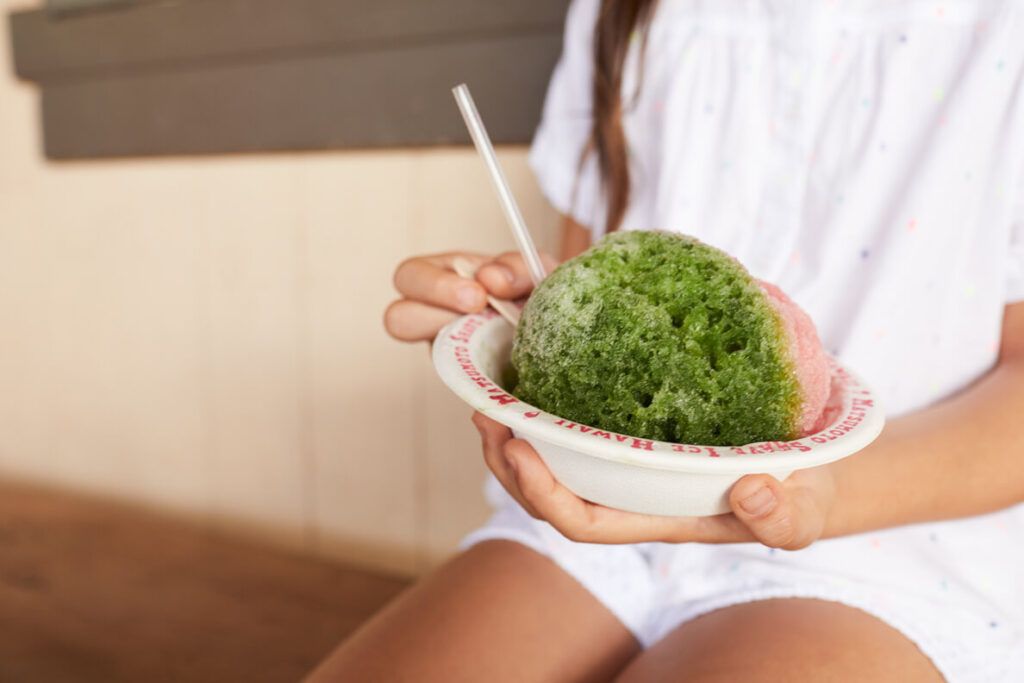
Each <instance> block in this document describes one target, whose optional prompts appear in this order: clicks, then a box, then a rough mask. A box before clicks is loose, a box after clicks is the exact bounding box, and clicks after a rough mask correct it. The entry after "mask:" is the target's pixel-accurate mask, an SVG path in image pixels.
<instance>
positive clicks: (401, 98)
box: [42, 36, 560, 159]
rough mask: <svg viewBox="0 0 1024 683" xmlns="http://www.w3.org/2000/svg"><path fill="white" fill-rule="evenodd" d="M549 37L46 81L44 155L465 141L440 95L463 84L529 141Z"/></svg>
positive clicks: (499, 132) (512, 134) (497, 125)
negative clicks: (182, 70)
mask: <svg viewBox="0 0 1024 683" xmlns="http://www.w3.org/2000/svg"><path fill="white" fill-rule="evenodd" d="M559 48H560V44H559V41H558V40H556V39H553V38H551V37H537V36H528V37H511V38H505V39H495V40H491V41H481V42H474V43H464V44H456V45H445V46H429V47H412V48H402V49H395V50H387V51H381V52H365V53H353V54H349V55H340V56H326V57H315V58H307V59H293V60H287V61H282V62H273V63H264V64H249V65H235V66H225V67H217V68H208V69H202V70H197V71H188V72H168V73H163V74H149V75H145V76H128V77H119V78H110V79H103V80H98V81H84V82H73V83H65V84H53V85H50V86H46V87H45V88H44V89H43V100H42V102H43V106H42V113H43V127H44V130H45V133H46V134H45V136H44V139H45V147H46V155H47V156H48V157H49V158H53V159H70V158H90V157H107V156H137V155H153V154H199V153H212V152H255V151H266V150H300V149H338V148H354V147H395V146H417V145H436V144H453V143H459V144H461V143H465V142H468V138H467V136H466V133H465V129H464V127H463V123H462V119H461V118H460V116H459V114H458V110H457V109H456V107H455V103H454V101H453V99H452V97H451V94H450V92H449V91H450V89H451V87H452V86H453V85H455V84H456V83H457V82H459V81H460V80H461V79H463V78H466V79H467V80H468V82H469V83H470V86H471V87H472V89H473V92H474V95H475V98H476V100H477V103H478V105H479V107H480V110H481V113H482V115H483V116H484V118H485V121H486V122H487V126H488V129H489V132H490V133H491V136H492V137H493V138H494V140H495V142H496V143H523V142H527V141H528V140H529V139H530V137H531V136H532V134H533V129H534V127H535V126H536V122H537V121H538V120H539V114H540V107H541V103H542V101H543V94H544V89H545V85H546V81H547V77H548V74H549V72H550V69H551V65H552V63H553V62H554V60H555V58H556V57H557V55H558V51H559Z"/></svg>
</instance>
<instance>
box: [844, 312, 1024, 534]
mask: <svg viewBox="0 0 1024 683" xmlns="http://www.w3.org/2000/svg"><path fill="white" fill-rule="evenodd" d="M832 469H833V472H834V475H835V481H836V488H837V495H836V500H835V505H834V506H833V508H832V512H831V513H830V514H829V518H828V523H827V525H826V528H825V534H826V535H832V536H835V535H844V534H849V533H855V532H858V531H866V530H869V529H877V528H883V527H890V526H897V525H900V524H908V523H911V522H923V521H931V520H939V519H949V518H954V517H966V516H970V515H977V514H981V513H985V512H992V511H994V510H998V509H1001V508H1004V507H1008V506H1010V505H1013V504H1014V503H1019V502H1021V501H1024V303H1019V304H1014V305H1012V306H1008V307H1007V308H1006V314H1005V318H1004V325H1003V338H1002V347H1001V351H1000V358H999V363H998V365H997V367H996V368H995V369H994V370H993V371H992V372H990V373H989V374H987V375H985V377H983V378H982V379H981V380H979V381H978V382H977V383H976V384H975V385H973V386H971V387H970V388H969V389H967V390H965V391H964V392H962V393H960V394H958V395H957V396H955V397H953V398H951V399H949V400H947V401H944V402H942V403H940V404H938V405H935V406H933V407H931V408H928V409H926V410H922V411H920V412H917V413H914V414H912V415H907V416H905V417H901V418H898V419H896V420H892V421H891V422H890V423H889V424H888V425H887V426H886V428H885V431H884V432H883V433H882V435H881V436H880V437H879V438H878V439H877V440H876V441H875V442H874V443H873V444H871V446H869V447H868V448H867V449H865V450H864V451H863V452H861V453H859V454H857V455H856V456H855V457H852V458H847V459H845V460H840V461H839V462H836V463H835V464H834V465H832Z"/></svg>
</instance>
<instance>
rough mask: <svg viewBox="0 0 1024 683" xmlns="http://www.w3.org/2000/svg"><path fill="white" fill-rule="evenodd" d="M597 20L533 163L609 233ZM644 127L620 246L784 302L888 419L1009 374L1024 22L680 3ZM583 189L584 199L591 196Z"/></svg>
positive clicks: (968, 15) (659, 19) (850, 7)
mask: <svg viewBox="0 0 1024 683" xmlns="http://www.w3.org/2000/svg"><path fill="white" fill-rule="evenodd" d="M598 4H599V3H598V1H597V0H576V1H575V2H574V3H573V5H572V7H571V8H570V12H569V17H568V21H567V26H566V40H565V48H564V54H563V56H562V59H561V62H560V63H559V64H558V66H557V68H556V70H555V73H554V75H553V77H552V81H551V85H550V88H549V91H548V97H547V101H546V104H545V109H544V117H543V121H542V123H541V125H540V128H539V129H538V131H537V135H536V139H535V141H534V144H533V148H532V151H531V163H532V165H533V167H534V170H535V172H536V174H537V176H538V178H539V181H540V184H541V187H542V189H543V190H544V192H545V194H546V195H547V196H548V198H549V200H550V201H551V202H552V203H553V204H554V206H555V207H556V208H558V209H559V210H561V211H562V212H564V213H566V214H571V215H572V216H573V217H574V218H575V219H576V220H577V221H578V222H580V223H581V224H583V225H587V226H590V227H591V229H592V230H593V232H594V234H595V237H597V236H600V235H601V234H602V233H603V231H604V201H603V198H602V196H601V190H600V183H599V179H598V174H597V170H596V161H595V159H594V156H593V155H590V157H589V158H588V159H587V162H586V163H585V164H584V166H583V168H582V171H581V173H580V174H579V176H578V177H577V169H578V168H579V160H580V156H581V152H582V150H583V148H584V146H585V143H586V140H587V137H588V135H589V132H590V125H591V113H590V109H591V95H590V89H591V82H592V44H593V43H592V41H593V28H594V22H595V17H596V9H597V6H598ZM637 46H638V41H636V40H634V41H633V49H632V52H631V55H630V58H629V66H630V67H631V68H629V69H628V70H627V77H626V83H625V84H624V98H625V101H627V102H629V101H634V100H633V99H632V98H633V94H634V93H635V92H636V93H637V94H636V98H635V101H634V102H635V104H633V106H631V107H629V108H628V109H627V113H626V115H625V128H626V136H627V140H628V143H629V148H630V163H631V177H632V181H633V184H632V188H633V195H632V202H631V204H630V206H629V209H628V211H627V213H626V216H625V220H624V223H623V229H642V228H662V229H671V230H678V231H680V232H684V233H688V234H691V235H694V236H696V237H698V238H700V239H702V240H704V241H706V242H708V243H710V244H712V245H715V246H717V247H720V248H722V249H724V250H725V251H727V252H729V253H730V254H732V255H734V256H735V257H737V258H738V259H739V260H740V261H741V262H742V263H744V264H745V265H746V266H747V268H748V269H749V270H750V271H751V272H752V273H753V274H754V275H755V276H757V277H759V278H763V279H765V280H768V281H771V282H774V283H776V284H778V285H779V286H780V287H782V289H783V290H785V291H786V292H787V293H788V294H789V295H790V296H792V297H793V298H794V299H795V300H796V301H797V302H798V303H799V304H800V305H801V306H802V307H804V309H805V310H807V312H808V313H809V314H810V315H811V317H812V318H813V319H814V321H815V323H816V325H817V327H818V331H819V333H820V335H821V338H822V341H823V343H824V344H825V347H826V349H827V350H829V351H830V352H832V353H834V354H835V355H836V356H837V357H838V358H839V359H840V360H841V361H842V362H844V363H845V364H847V365H848V366H850V367H851V368H852V369H854V370H855V371H856V372H858V373H860V374H861V375H862V376H863V377H864V378H865V379H866V380H867V381H868V382H869V383H870V384H871V385H873V387H874V388H875V389H876V391H877V392H878V393H879V395H880V396H881V398H882V399H883V403H884V405H885V406H886V408H887V409H888V411H889V412H890V414H896V413H902V412H906V411H909V410H913V409H917V408H920V407H923V406H925V405H928V404H930V403H932V402H935V401H936V400H939V399H941V398H943V397H945V396H948V395H950V394H952V393H954V392H956V391H957V390H959V389H962V388H963V387H965V386H966V385H968V384H969V383H971V382H972V381H973V380H975V379H977V378H978V377H979V376H980V375H982V374H983V373H985V372H986V371H987V370H988V369H990V368H991V366H992V365H993V363H994V362H995V359H996V356H997V353H998V343H999V338H1000V331H1001V323H1002V314H1003V308H1004V306H1005V304H1007V303H1009V302H1013V301H1017V300H1021V299H1024V192H1022V190H1024V176H1022V172H1024V87H1022V85H1024V81H1022V79H1024V3H1022V2H1017V1H1014V0H978V1H974V2H965V1H960V2H957V1H941V2H931V1H922V2H916V1H911V0H900V1H898V0H785V1H783V0H761V1H756V0H749V1H744V0H662V1H661V2H660V5H659V6H658V9H657V12H656V14H655V17H654V20H653V22H652V26H651V30H650V35H649V41H648V46H647V53H646V59H645V62H644V68H643V77H642V83H640V87H639V90H638V91H636V88H637V69H636V67H637V63H638V61H637V52H638V50H637V49H636V48H637ZM577 183H578V184H577Z"/></svg>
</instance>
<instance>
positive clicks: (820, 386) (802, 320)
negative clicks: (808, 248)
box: [759, 281, 832, 436]
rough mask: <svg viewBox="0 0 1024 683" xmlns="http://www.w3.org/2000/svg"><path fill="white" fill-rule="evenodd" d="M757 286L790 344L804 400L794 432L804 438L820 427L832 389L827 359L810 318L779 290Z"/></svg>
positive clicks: (768, 285) (770, 286)
mask: <svg viewBox="0 0 1024 683" xmlns="http://www.w3.org/2000/svg"><path fill="white" fill-rule="evenodd" d="M759 282H760V285H761V289H763V290H764V293H765V295H766V296H767V297H768V301H769V302H770V303H771V305H772V306H773V307H774V308H775V311H776V312H777V313H778V314H779V318H780V319H781V321H782V327H783V329H784V330H785V333H786V337H787V338H788V340H789V352H790V357H791V358H792V359H793V366H794V368H795V369H796V377H797V381H798V382H799V383H800V389H801V394H802V398H803V408H802V410H801V412H800V416H799V418H798V420H797V428H798V430H799V433H800V436H807V435H808V434H813V433H814V432H815V431H818V429H819V428H820V426H821V425H820V424H819V423H820V422H821V418H822V415H823V413H824V411H825V404H826V403H827V402H828V397H829V392H830V390H831V386H832V378H831V373H830V372H829V365H828V359H827V358H826V357H825V351H824V349H822V347H821V340H819V339H818V331H817V330H816V329H815V328H814V322H813V321H812V320H811V317H810V316H809V315H807V314H806V313H805V312H804V311H803V309H802V308H800V307H799V306H797V305H796V303H794V302H793V300H792V299H790V298H789V297H788V296H786V293H785V292H783V291H782V290H781V289H779V288H778V287H776V286H775V285H773V284H771V283H770V282H764V281H759Z"/></svg>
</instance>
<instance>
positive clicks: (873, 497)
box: [473, 303, 1024, 549]
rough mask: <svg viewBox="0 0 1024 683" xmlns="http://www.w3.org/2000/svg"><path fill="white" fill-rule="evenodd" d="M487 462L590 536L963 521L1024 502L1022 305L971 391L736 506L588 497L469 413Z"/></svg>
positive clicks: (544, 508)
mask: <svg viewBox="0 0 1024 683" xmlns="http://www.w3.org/2000/svg"><path fill="white" fill-rule="evenodd" d="M473 422H474V424H476V426H477V428H478V429H479V430H480V434H481V437H482V439H483V446H484V459H485V460H486V462H487V464H488V466H489V467H490V468H491V471H492V472H494V474H495V476H497V477H498V479H499V481H501V483H502V485H503V486H504V487H505V488H506V490H508V491H509V493H510V494H511V495H512V496H513V497H515V498H516V499H517V500H518V501H519V502H520V503H522V505H523V507H524V508H525V509H526V511H527V512H529V513H530V514H531V515H533V516H534V517H537V518H539V519H544V520H546V521H547V522H549V523H550V524H551V525H552V526H554V527H555V528H556V529H558V530H559V531H560V532H561V533H562V534H563V535H565V536H566V537H568V538H570V539H572V540H576V541H584V542H589V543H640V542H645V541H662V542H669V543H682V542H687V541H698V542H702V543H736V542H741V541H760V542H761V543H763V544H765V545H768V546H772V547H778V548H787V549H796V548H802V547H804V546H806V545H809V544H811V543H813V542H814V541H815V540H817V539H819V538H822V537H826V536H840V535H846V534H853V533H858V532H861V531H868V530H871V529H879V528H885V527H892V526H899V525H903V524H910V523H913V522H924V521H930V520H940V519H949V518H955V517H968V516H971V515H978V514H983V513H986V512H992V511H994V510H998V509H1001V508H1004V507H1008V506H1010V505H1013V504H1014V503H1019V502H1024V303H1020V304H1015V305H1013V306H1009V307H1007V309H1006V319H1005V325H1004V331H1003V341H1002V347H1001V354H1000V359H999V363H998V365H997V367H996V368H995V369H994V370H993V371H992V372H990V373H989V374H987V375H986V376H985V377H983V378H982V379H980V380H979V381H978V382H977V383H976V384H974V385H973V386H972V387H970V388H969V389H967V390H965V391H963V392H962V393H961V394H959V395H957V396H956V397H954V398H952V399H950V400H948V401H945V402H943V403H941V404H938V405H936V406H933V407H931V408H928V409H925V410H922V411H920V412H918V413H915V414H913V415H908V416H906V417H902V418H899V419H896V420H893V421H892V422H891V423H890V424H889V425H888V426H887V427H886V429H885V431H884V432H883V433H882V436H880V437H879V438H878V439H877V440H876V441H875V442H874V443H873V444H872V445H871V446H869V447H868V448H867V449H865V450H864V451H863V452H861V453H858V454H857V455H855V456H853V457H850V458H847V459H844V460H840V461H838V462H836V463H833V464H831V465H826V466H823V467H815V468H812V469H807V470H798V471H796V472H794V473H793V474H792V475H790V476H789V478H787V479H786V480H785V481H782V482H780V481H777V480H776V479H774V478H773V477H771V476H769V475H766V474H754V475H748V476H746V477H743V478H742V479H740V480H739V481H738V482H737V483H736V484H735V485H734V486H733V488H732V490H731V491H730V494H729V504H730V507H731V508H732V513H730V514H724V515H716V516H714V517H657V516H654V515H640V514H635V513H631V512H623V511H621V510H615V509H612V508H607V507H604V506H601V505H596V504H594V503H590V502H588V501H585V500H583V499H581V498H579V497H578V496H576V495H575V494H573V493H572V492H571V491H569V490H568V489H566V488H565V487H564V486H562V485H561V484H559V483H558V481H556V480H555V478H554V477H553V476H552V475H551V472H550V471H548V469H547V467H545V465H544V463H543V461H541V459H540V457H539V456H538V455H537V453H536V452H535V451H534V450H533V448H531V447H530V445H529V444H528V443H527V442H525V441H522V440H520V439H513V438H512V435H511V433H510V432H509V430H508V429H507V428H506V427H504V426H503V425H501V424H499V423H497V422H494V421H493V420H490V419H489V418H486V417H484V416H483V415H481V414H479V413H477V414H476V415H474V418H473Z"/></svg>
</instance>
